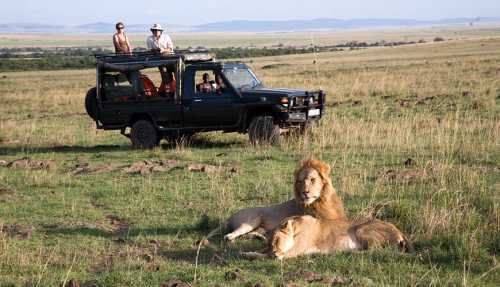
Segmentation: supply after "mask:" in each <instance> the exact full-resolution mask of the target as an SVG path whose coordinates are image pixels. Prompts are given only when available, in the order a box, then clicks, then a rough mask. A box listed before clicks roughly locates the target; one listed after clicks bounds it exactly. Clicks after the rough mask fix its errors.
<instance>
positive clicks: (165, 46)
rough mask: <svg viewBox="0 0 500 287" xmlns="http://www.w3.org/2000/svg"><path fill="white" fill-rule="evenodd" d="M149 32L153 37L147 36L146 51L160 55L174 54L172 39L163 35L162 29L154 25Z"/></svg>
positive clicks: (158, 25)
mask: <svg viewBox="0 0 500 287" xmlns="http://www.w3.org/2000/svg"><path fill="white" fill-rule="evenodd" d="M151 32H152V33H153V35H151V36H149V37H148V39H147V40H146V44H147V46H148V50H150V51H154V52H159V53H162V54H163V53H165V54H172V53H174V44H173V43H172V39H171V38H170V37H169V36H168V35H167V34H163V27H162V26H161V25H160V24H154V25H153V27H152V28H151Z"/></svg>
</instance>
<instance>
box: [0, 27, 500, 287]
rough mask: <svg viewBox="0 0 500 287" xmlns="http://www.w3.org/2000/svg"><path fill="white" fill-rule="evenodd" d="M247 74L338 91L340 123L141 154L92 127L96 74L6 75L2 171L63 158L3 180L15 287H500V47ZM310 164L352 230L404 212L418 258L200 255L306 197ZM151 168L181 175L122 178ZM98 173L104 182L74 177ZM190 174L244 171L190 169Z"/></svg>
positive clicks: (390, 252)
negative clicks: (225, 226) (205, 240)
mask: <svg viewBox="0 0 500 287" xmlns="http://www.w3.org/2000/svg"><path fill="white" fill-rule="evenodd" d="M246 61H247V62H249V64H250V65H251V66H252V67H253V68H254V69H255V71H256V73H257V75H259V76H260V78H261V79H262V80H263V81H264V83H265V84H267V85H268V86H271V87H297V88H305V89H317V88H322V89H324V90H326V91H327V92H328V103H329V107H328V110H327V111H328V114H327V116H326V117H325V118H324V119H323V120H322V121H321V123H320V124H319V125H318V126H316V127H315V128H314V129H313V130H312V131H311V134H310V135H309V136H308V137H307V138H305V139H303V140H297V139H295V140H294V139H288V140H284V141H283V142H282V144H281V146H279V147H273V148H265V147H262V148H253V147H251V146H250V145H249V144H248V142H247V137H246V136H244V135H238V134H221V133H209V134H201V135H198V136H196V137H195V138H194V139H193V140H192V141H191V142H189V143H187V144H181V145H179V146H173V145H170V144H168V143H163V145H162V146H161V148H157V149H155V150H153V151H138V150H132V149H131V148H130V144H129V142H128V140H127V139H126V138H124V137H122V136H120V135H118V133H116V132H104V131H96V129H95V126H94V123H93V122H92V121H91V120H90V119H89V118H88V117H87V116H86V115H85V111H84V107H83V99H84V95H85V93H86V91H87V89H89V88H90V87H91V86H92V85H93V83H94V79H95V75H94V71H89V70H85V71H59V72H24V73H2V74H0V103H1V105H0V160H4V161H6V162H10V161H12V160H15V159H20V158H23V157H29V158H30V159H32V160H51V161H53V162H52V163H51V164H50V167H51V168H48V169H47V170H30V168H29V167H26V166H23V165H22V164H20V165H19V166H18V167H19V168H17V169H15V168H9V167H7V166H4V167H0V231H1V233H0V286H58V285H59V284H61V283H63V282H68V281H69V280H70V279H72V278H75V279H77V280H78V281H80V283H82V285H83V286H159V285H160V284H161V283H163V282H167V281H168V280H170V279H172V278H177V279H179V280H181V281H184V282H187V283H190V284H193V281H194V279H195V276H196V280H197V281H196V282H194V283H196V285H197V286H214V285H220V286H242V285H243V286H254V285H255V284H257V283H260V284H262V285H259V286H277V285H280V284H288V283H294V284H296V286H304V285H308V286H309V285H310V286H324V285H325V283H322V282H312V283H308V282H307V281H308V279H310V278H309V277H311V276H307V274H306V272H305V271H311V272H314V273H315V274H316V275H318V276H322V277H337V278H341V279H342V280H343V281H344V282H345V283H346V285H352V286H398V285H399V286H459V285H460V286H499V285H500V267H499V265H498V257H497V256H498V254H499V251H500V231H499V230H500V206H499V203H500V184H499V179H500V164H499V162H500V106H499V104H500V38H495V37H491V38H483V39H473V40H460V41H450V42H446V43H432V44H422V45H412V46H405V47H396V48H373V49H368V50H358V51H346V52H337V53H321V54H318V55H312V54H310V55H298V56H287V57H274V58H260V59H248V60H246ZM309 156H314V157H316V158H319V159H322V160H324V161H327V162H328V163H330V164H331V165H332V177H333V183H334V186H335V187H336V188H337V190H338V192H339V194H340V195H341V197H342V199H343V200H344V203H345V207H346V209H347V210H348V211H349V216H351V217H354V216H356V215H357V214H359V213H360V212H366V211H367V210H369V209H370V207H373V206H374V205H376V204H379V203H387V206H386V207H385V208H383V209H382V210H381V212H380V213H379V214H378V217H379V218H382V219H384V220H387V221H390V222H392V223H394V224H396V225H397V226H398V227H399V228H400V229H401V230H403V231H404V232H405V233H406V234H407V235H408V236H409V238H410V239H411V240H412V241H413V242H414V244H415V246H416V249H417V255H416V256H409V255H406V254H402V253H401V252H399V251H397V250H395V249H386V250H377V251H369V252H356V253H338V254H333V255H328V256H308V257H303V258H300V259H295V260H286V261H284V262H282V263H280V262H278V261H273V260H267V261H247V260H244V259H243V258H241V257H240V256H239V255H238V254H239V253H238V252H239V251H240V250H253V249H257V248H261V247H263V244H262V243H260V242H258V241H251V240H241V241H238V242H236V243H235V244H230V245H227V244H224V243H223V242H222V240H221V238H216V239H215V240H213V241H212V245H211V246H209V247H207V248H205V249H203V250H201V252H200V256H199V261H198V262H197V263H198V264H196V261H195V258H196V250H194V249H193V245H194V243H195V242H196V241H197V240H199V239H200V238H201V237H202V236H203V235H205V234H207V233H208V231H209V230H210V229H211V228H213V227H216V226H218V223H219V222H222V221H223V220H224V219H226V218H227V217H228V216H229V215H231V214H232V213H233V212H235V211H236V210H238V209H241V208H244V207H251V206H260V205H267V204H270V203H277V202H281V201H284V200H286V199H289V198H290V197H291V193H292V171H293V169H294V168H295V166H296V164H297V162H298V161H299V160H301V159H303V158H306V157H309ZM408 159H411V160H408ZM141 160H151V161H152V160H176V161H177V163H178V164H179V165H180V167H179V168H176V169H172V170H170V171H168V172H158V173H152V174H128V173H126V172H124V171H122V170H119V169H117V168H116V169H113V170H111V168H109V167H116V166H122V165H130V164H131V163H133V162H137V161H141ZM405 162H406V164H405ZM0 163H1V162H0ZM84 163H88V164H90V166H94V167H96V169H94V172H91V171H88V170H87V171H88V173H85V172H83V173H79V174H76V173H75V172H72V171H74V170H75V167H76V166H77V165H79V166H80V167H81V166H84V165H83V164H84ZM190 163H203V164H211V165H216V166H222V167H228V169H229V167H235V169H236V172H229V171H219V172H214V173H197V172H190V171H188V170H187V168H186V167H185V166H187V165H188V164H190ZM97 167H101V169H98V168H97ZM107 168H108V169H107ZM236 270H238V271H236Z"/></svg>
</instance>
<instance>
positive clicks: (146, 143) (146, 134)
mask: <svg viewBox="0 0 500 287" xmlns="http://www.w3.org/2000/svg"><path fill="white" fill-rule="evenodd" d="M130 140H131V141H132V146H133V147H134V148H139V149H152V148H154V147H155V146H157V145H158V143H159V142H160V141H159V137H158V132H157V131H156V128H155V127H154V126H153V124H152V123H151V122H150V121H146V120H139V121H137V122H135V123H134V124H133V125H132V130H131V131H130Z"/></svg>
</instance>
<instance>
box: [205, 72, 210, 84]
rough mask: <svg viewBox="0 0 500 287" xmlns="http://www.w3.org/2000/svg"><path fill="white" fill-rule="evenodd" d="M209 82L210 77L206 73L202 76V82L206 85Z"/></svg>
mask: <svg viewBox="0 0 500 287" xmlns="http://www.w3.org/2000/svg"><path fill="white" fill-rule="evenodd" d="M208 81H210V75H209V74H208V73H205V74H203V82H204V83H208Z"/></svg>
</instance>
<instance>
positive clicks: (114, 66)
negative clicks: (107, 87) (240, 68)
mask: <svg viewBox="0 0 500 287" xmlns="http://www.w3.org/2000/svg"><path fill="white" fill-rule="evenodd" d="M94 56H95V57H96V59H97V65H98V68H104V69H109V70H115V71H128V70H142V69H147V68H154V67H160V66H165V65H169V64H173V63H176V62H180V61H182V62H184V63H187V64H188V63H205V62H213V61H214V60H215V56H214V55H213V54H211V53H209V52H207V51H187V50H186V51H185V50H179V51H176V52H175V54H160V53H154V52H134V53H132V54H96V55H94Z"/></svg>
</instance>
